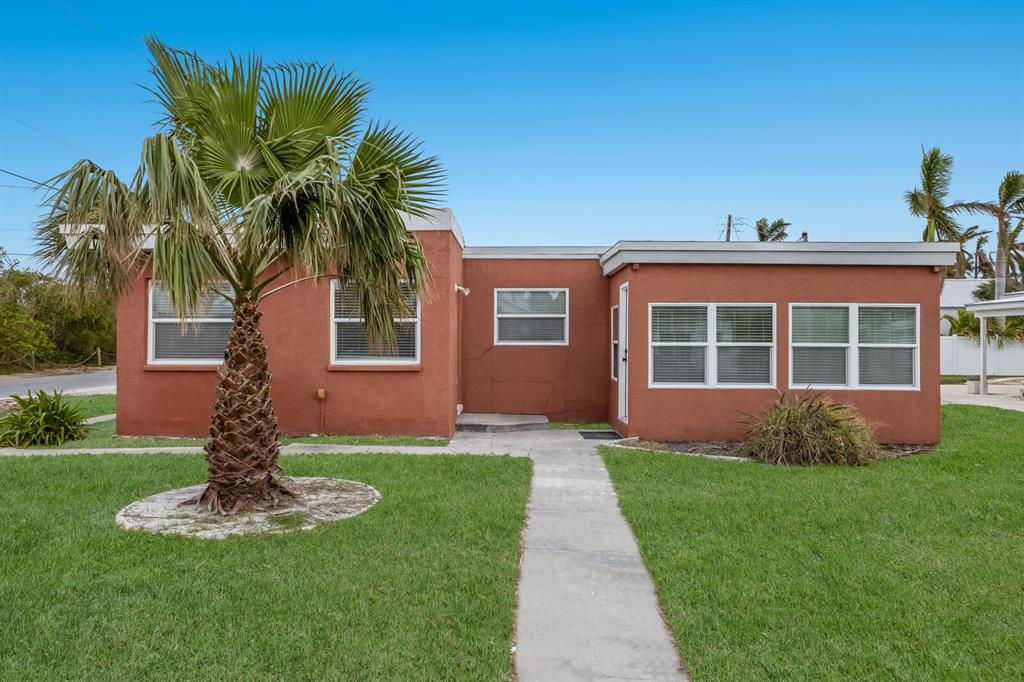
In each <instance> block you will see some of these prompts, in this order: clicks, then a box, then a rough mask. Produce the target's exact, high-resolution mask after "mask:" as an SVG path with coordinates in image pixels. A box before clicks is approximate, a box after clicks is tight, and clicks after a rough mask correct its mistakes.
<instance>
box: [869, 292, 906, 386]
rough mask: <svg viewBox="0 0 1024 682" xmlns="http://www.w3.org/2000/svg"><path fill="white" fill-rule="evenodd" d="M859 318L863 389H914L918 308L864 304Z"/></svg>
mask: <svg viewBox="0 0 1024 682" xmlns="http://www.w3.org/2000/svg"><path fill="white" fill-rule="evenodd" d="M857 319H858V321H859V330H858V338H857V341H858V344H857V345H858V352H859V356H858V368H859V376H858V379H859V381H860V384H861V386H913V385H914V384H915V383H916V381H915V374H916V372H915V366H916V364H917V363H916V362H915V358H916V356H917V309H916V308H909V307H906V306H863V305H862V306H860V310H859V311H858V315H857Z"/></svg>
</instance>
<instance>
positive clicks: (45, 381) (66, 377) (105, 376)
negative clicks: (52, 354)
mask: <svg viewBox="0 0 1024 682" xmlns="http://www.w3.org/2000/svg"><path fill="white" fill-rule="evenodd" d="M115 377H116V370H114V369H113V368H111V369H100V370H96V371H91V372H78V373H75V374H12V375H10V376H0V400H2V399H4V398H7V397H8V396H11V395H24V394H25V393H26V392H28V391H38V390H40V389H42V390H44V391H55V390H60V391H64V392H65V393H113V392H114V391H115V382H116V380H115Z"/></svg>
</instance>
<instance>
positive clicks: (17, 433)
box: [0, 391, 88, 448]
mask: <svg viewBox="0 0 1024 682" xmlns="http://www.w3.org/2000/svg"><path fill="white" fill-rule="evenodd" d="M12 398H13V399H14V402H15V403H16V404H17V407H16V408H15V409H14V410H13V411H11V412H9V413H7V414H6V415H4V416H3V418H0V445H2V446H5V447H10V446H13V447H17V448H25V447H29V446H30V445H63V444H64V443H66V442H68V441H71V440H78V439H79V438H84V437H85V435H86V433H88V427H86V425H85V417H84V416H83V415H82V411H81V410H80V409H78V407H76V406H75V405H72V404H71V403H69V402H68V401H67V400H65V398H64V396H63V395H62V394H61V392H60V391H56V392H54V393H52V394H50V393H47V392H45V391H37V392H36V393H35V394H34V395H33V394H32V392H31V391H29V393H28V395H27V396H26V397H19V396H12Z"/></svg>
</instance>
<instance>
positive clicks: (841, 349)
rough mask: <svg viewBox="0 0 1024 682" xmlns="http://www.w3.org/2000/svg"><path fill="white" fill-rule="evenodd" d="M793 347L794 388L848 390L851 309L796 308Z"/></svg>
mask: <svg viewBox="0 0 1024 682" xmlns="http://www.w3.org/2000/svg"><path fill="white" fill-rule="evenodd" d="M791 345H792V347H793V382H792V383H793V385H794V386H797V387H800V386H845V385H846V383H847V358H848V356H849V352H850V308H849V307H848V306H794V307H793V338H792V341H791Z"/></svg>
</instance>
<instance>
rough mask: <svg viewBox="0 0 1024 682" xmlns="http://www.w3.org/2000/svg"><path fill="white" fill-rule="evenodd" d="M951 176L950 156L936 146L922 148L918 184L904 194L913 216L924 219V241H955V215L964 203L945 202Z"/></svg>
mask: <svg viewBox="0 0 1024 682" xmlns="http://www.w3.org/2000/svg"><path fill="white" fill-rule="evenodd" d="M952 179H953V157H952V156H950V155H949V154H943V153H942V152H941V151H940V150H939V148H938V147H932V148H931V149H929V150H927V151H925V150H924V149H923V148H922V149H921V187H920V188H918V187H915V188H914V189H912V190H910V191H909V192H907V193H906V194H905V195H904V198H905V199H906V202H907V207H908V208H909V209H910V212H911V213H912V214H914V215H915V216H919V217H921V218H925V219H926V220H927V221H926V223H925V227H924V232H923V234H922V239H923V240H924V241H926V242H935V241H950V242H953V241H958V240H959V236H960V231H961V227H960V225H959V224H958V223H957V221H956V218H955V216H954V214H955V213H956V212H957V210H958V209H959V208H960V207H961V206H962V205H963V204H962V203H960V202H956V203H953V204H949V205H947V204H946V197H947V196H948V195H949V185H950V182H951V181H952Z"/></svg>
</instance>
